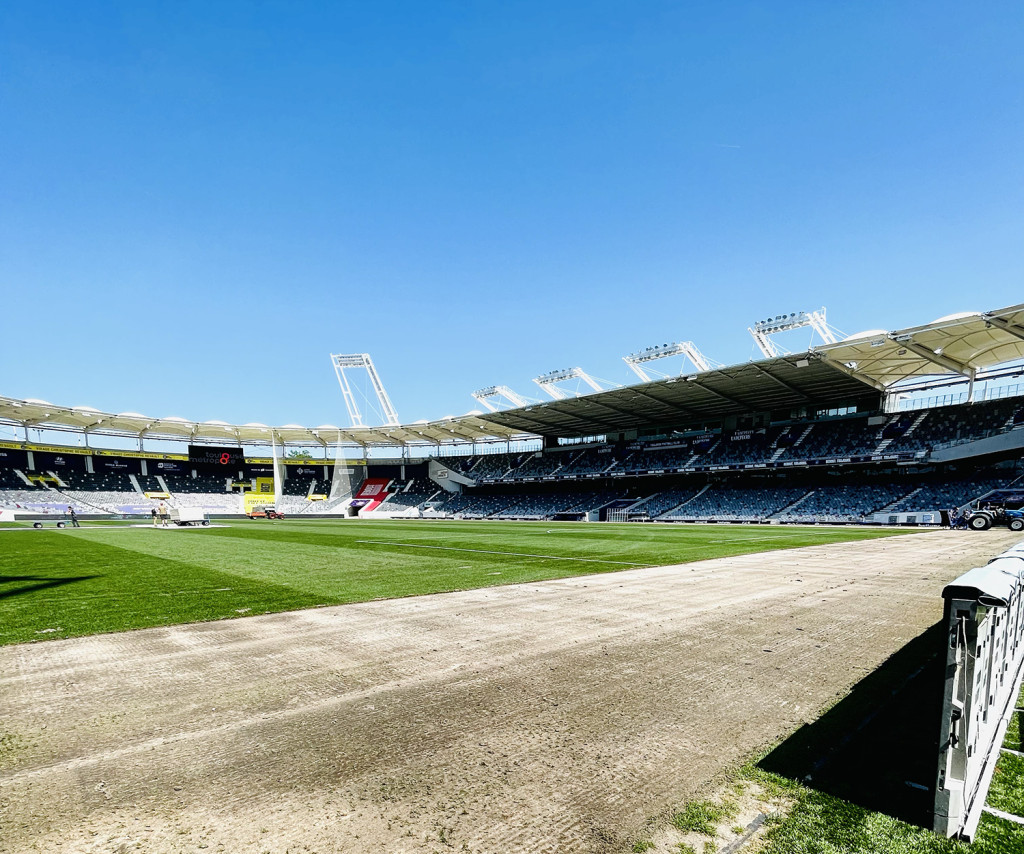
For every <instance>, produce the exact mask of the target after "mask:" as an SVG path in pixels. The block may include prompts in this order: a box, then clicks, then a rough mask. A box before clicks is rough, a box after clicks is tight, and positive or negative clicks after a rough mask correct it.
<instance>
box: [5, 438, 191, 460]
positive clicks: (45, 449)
mask: <svg viewBox="0 0 1024 854" xmlns="http://www.w3.org/2000/svg"><path fill="white" fill-rule="evenodd" d="M0 448H10V449H11V450H15V451H17V450H21V451H40V452H42V453H46V454H79V455H81V456H84V457H87V456H97V457H131V458H132V459H134V460H184V461H186V462H187V461H188V456H187V455H186V454H153V453H148V452H146V451H112V450H110V449H109V448H83V447H81V446H75V445H33V444H28V445H26V444H25V443H24V442H0Z"/></svg>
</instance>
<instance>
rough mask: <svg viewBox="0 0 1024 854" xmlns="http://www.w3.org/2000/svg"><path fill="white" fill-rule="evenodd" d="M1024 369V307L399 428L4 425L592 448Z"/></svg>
mask: <svg viewBox="0 0 1024 854" xmlns="http://www.w3.org/2000/svg"><path fill="white" fill-rule="evenodd" d="M1016 359H1024V305H1015V306H1010V307H1008V308H1002V309H997V310H994V311H988V312H971V313H966V314H958V315H953V316H951V317H944V318H941V319H939V320H936V321H935V322H934V323H929V324H926V325H924V326H915V327H911V328H909V329H900V330H897V331H895V332H885V331H883V330H876V331H872V332H864V333H860V334H858V335H851V336H850V337H849V338H847V339H845V340H844V341H840V342H838V343H836V344H825V345H822V346H819V347H815V348H812V349H811V350H810V351H808V352H807V353H802V354H797V355H788V356H782V357H779V358H776V359H767V360H764V361H761V362H748V363H746V364H741V365H734V366H731V367H724V368H717V369H715V370H710V371H702V372H700V373H696V374H690V375H687V376H680V377H671V378H668V379H664V380H658V381H656V382H650V383H640V384H638V385H633V386H626V387H625V388H617V389H613V390H611V391H604V392H596V393H594V394H588V395H584V396H583V397H576V398H568V399H566V400H557V401H550V402H548V403H538V404H533V405H530V406H523V407H519V408H517V409H508V410H504V411H500V412H491V413H485V414H480V415H477V414H473V415H463V416H460V417H456V418H445V419H442V420H440V421H430V422H426V421H424V422H415V423H412V424H403V425H399V426H393V427H337V426H334V425H332V424H324V425H321V426H319V427H302V426H299V425H295V424H289V425H285V426H283V427H269V426H267V425H266V424H241V425H233V424H227V423H225V422H223V421H204V422H198V421H189V420H187V419H185V418H179V417H176V416H168V417H165V418H149V417H147V416H144V415H140V414H138V413H136V412H124V413H121V414H119V415H115V414H112V413H105V412H100V411H98V410H96V409H93V408H91V407H88V406H55V405H53V404H50V403H47V402H46V401H42V400H14V399H12V398H4V397H0V423H4V424H10V425H16V426H19V427H32V428H39V429H42V430H74V431H82V432H85V433H100V434H105V435H114V436H129V437H138V438H152V439H179V440H187V441H190V442H210V443H217V442H239V443H245V444H270V442H271V440H272V439H273V440H274V441H277V442H280V443H282V444H290V445H313V446H315V445H331V444H335V443H341V444H356V445H390V446H397V445H419V444H442V443H455V442H481V441H490V440H495V439H498V440H506V439H522V438H529V437H531V436H534V437H535V436H538V435H549V436H592V435H600V434H605V433H609V432H619V431H623V430H629V429H633V428H637V427H642V426H646V425H655V424H673V423H685V422H686V421H698V420H700V419H703V418H719V417H722V416H726V415H736V414H742V413H745V412H757V411H769V410H778V409H784V408H790V407H797V406H802V405H807V406H822V405H826V404H829V403H833V402H836V401H841V400H853V399H861V398H864V397H866V396H868V395H872V394H878V393H881V392H884V391H887V390H889V389H891V388H892V387H893V386H894V385H897V384H898V383H900V382H903V381H905V380H911V379H913V378H917V377H926V376H932V375H942V376H949V375H959V376H963V377H965V378H966V377H971V376H973V375H974V373H975V372H976V371H978V370H980V369H983V368H989V367H992V366H993V365H998V364H1002V363H1005V362H1010V361H1013V360H1016Z"/></svg>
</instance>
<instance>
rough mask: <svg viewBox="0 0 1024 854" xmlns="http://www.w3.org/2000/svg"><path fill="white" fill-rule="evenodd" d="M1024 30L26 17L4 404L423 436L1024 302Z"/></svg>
mask: <svg viewBox="0 0 1024 854" xmlns="http://www.w3.org/2000/svg"><path fill="white" fill-rule="evenodd" d="M1022 38H1024V6H1022V5H1021V4H1020V3H1011V2H1006V3H1001V2H991V3H985V4H982V5H977V4H974V5H971V4H964V3H947V2H928V3H924V2H921V3H910V2H907V3H894V2H876V3H870V2H869V3H838V2H837V3H817V2H807V3H781V2H770V3H769V2H763V3H735V2H706V3H697V2H694V3H682V2H671V3H670V2H583V3H576V2H562V3H551V2H508V3H502V4H497V3H490V2H458V3H445V2H432V3H422V2H404V3H403V2H390V3H389V2H379V3H377V2H375V3H359V4H355V3H341V2H338V3H283V2H244V3H231V2H217V3H208V2H196V3H188V2H176V3H161V4H157V3H143V2H124V3H101V2H90V3H81V2H74V3H61V2H50V3H38V2H18V0H11V2H7V3H4V4H2V5H0V288H2V303H0V305H2V309H0V318H2V319H0V394H4V395H8V396H13V397H39V398H44V399H47V400H50V401H53V402H56V403H62V404H69V405H78V404H88V405H92V406H95V407H97V408H100V409H105V410H113V411H125V410H133V411H139V412H143V413H146V414H148V415H153V416H167V415H180V416H184V417H186V418H194V419H197V420H206V419H214V418H218V419H223V420H227V421H235V422H246V421H263V422H266V423H270V424H284V423H300V424H307V425H317V424H322V423H336V424H345V423H347V419H346V415H345V410H344V405H343V401H342V398H341V394H340V391H339V390H338V387H337V383H336V381H335V378H334V374H333V371H332V369H331V366H330V363H329V358H328V356H329V353H331V352H345V353H356V352H364V351H365V352H369V353H371V354H372V356H373V358H374V360H375V362H376V364H377V366H378V369H379V371H380V373H381V376H382V378H383V380H384V382H385V384H386V386H387V388H388V389H389V391H390V393H391V396H392V399H393V401H394V403H395V406H396V407H397V409H398V412H399V415H400V416H401V417H402V419H403V420H405V421H412V420H415V419H419V418H438V417H441V416H443V415H446V414H459V413H462V412H466V411H468V410H470V409H472V408H474V407H475V406H476V404H475V401H473V400H472V399H471V398H470V396H469V394H470V392H472V391H473V390H474V389H477V388H480V387H482V386H486V385H491V384H497V383H503V384H507V385H509V386H511V387H512V388H514V389H516V390H517V391H519V392H521V393H526V394H533V395H534V396H536V395H538V394H539V393H538V392H537V390H536V387H535V386H533V384H532V383H531V382H530V380H531V378H532V377H534V376H537V375H539V374H541V373H544V372H546V371H549V370H553V369H557V368H567V367H574V366H577V365H580V366H582V367H583V368H585V369H586V370H587V371H589V372H591V373H592V374H594V375H596V376H598V377H602V378H606V379H609V380H614V381H618V382H629V381H632V380H631V378H632V375H631V374H630V373H629V372H628V370H627V368H626V366H625V365H624V364H623V362H622V361H621V356H623V355H625V354H626V353H629V352H632V351H634V350H637V349H641V348H643V347H645V346H649V345H651V344H656V343H662V342H665V341H671V340H692V341H694V342H695V343H696V344H697V346H698V347H699V348H700V349H701V350H702V351H703V352H704V353H705V354H706V355H708V356H710V357H711V358H713V359H715V360H717V361H720V362H725V363H735V362H740V361H745V360H747V359H749V358H751V357H753V356H755V355H756V351H755V350H754V349H753V345H752V342H751V339H750V337H749V335H747V332H746V327H747V326H748V325H749V324H751V323H752V322H753V321H755V320H757V319H759V318H762V317H765V316H769V315H773V314H777V313H781V312H783V311H786V312H789V311H797V310H804V309H808V310H809V309H815V308H819V307H820V306H821V305H825V306H827V308H828V314H829V320H830V322H831V323H832V324H833V325H834V326H836V327H838V328H839V329H841V330H843V331H845V332H847V333H852V332H856V331H859V330H862V329H866V328H879V327H885V328H897V327H899V326H905V325H914V324H918V323H924V322H928V321H930V320H933V319H935V318H936V317H939V316H942V315H945V314H949V313H952V312H955V311H962V310H978V309H990V308H995V307H999V306H1004V305H1010V304H1013V303H1017V302H1021V301H1024V288H1022V287H1021V284H1022V278H1024V277H1022V273H1024V204H1022V203H1024V146H1022V140H1024V85H1022V84H1024V53H1022V51H1021V50H1020V44H1021V42H1022Z"/></svg>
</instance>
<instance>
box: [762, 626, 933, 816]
mask: <svg viewBox="0 0 1024 854" xmlns="http://www.w3.org/2000/svg"><path fill="white" fill-rule="evenodd" d="M945 641H946V633H945V630H944V627H943V624H942V623H941V622H939V623H936V624H935V625H934V626H932V627H931V628H929V629H927V630H926V631H925V632H923V633H922V634H920V635H918V637H916V638H914V639H913V640H912V641H910V643H908V644H907V645H906V646H904V647H903V648H902V649H900V650H899V651H898V652H896V653H894V654H893V655H892V657H890V658H889V659H888V660H887V661H886V662H885V663H884V664H882V665H881V666H880V667H879V668H878V669H877V670H875V671H874V672H872V673H871V674H869V675H868V676H866V677H865V678H864V679H862V680H861V681H860V682H858V683H857V684H856V685H855V686H854V688H853V690H852V691H851V692H850V693H849V695H848V696H847V697H845V698H844V699H843V700H841V701H840V702H839V703H838V704H837V705H835V706H834V707H833V708H832V709H830V710H829V711H828V712H826V713H825V714H824V715H823V716H822V717H821V718H819V719H818V720H817V721H815V722H814V723H812V724H807V725H805V726H803V727H801V728H800V729H799V730H797V731H796V732H795V733H794V734H793V735H792V736H790V737H789V738H788V739H786V740H785V741H784V742H783V743H782V744H780V745H779V746H778V747H777V748H775V750H773V751H772V752H771V753H769V754H768V755H767V756H765V757H764V759H762V760H761V761H760V762H759V763H758V767H759V768H762V769H763V770H765V771H770V772H772V773H774V774H779V775H781V776H783V777H788V778H790V779H793V780H798V781H800V782H802V783H803V784H804V785H806V786H808V787H810V788H813V789H816V790H818V791H820V792H824V793H825V794H828V795H832V796H834V797H838V798H842V799H843V800H845V801H849V802H850V803H852V804H856V805H857V806H860V807H864V808H865V809H869V810H872V811H874V812H880V813H885V814H886V815H890V816H892V817H893V818H897V819H900V820H901V821H905V822H908V823H910V824H915V825H918V826H920V827H925V828H929V829H930V828H931V825H932V813H933V809H934V803H935V778H936V774H937V770H938V752H939V723H940V717H941V714H942V692H943V671H944V667H945V651H946V647H945Z"/></svg>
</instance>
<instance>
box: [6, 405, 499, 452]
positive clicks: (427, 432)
mask: <svg viewBox="0 0 1024 854" xmlns="http://www.w3.org/2000/svg"><path fill="white" fill-rule="evenodd" d="M0 423H6V424H12V425H16V426H19V427H32V428H38V429H40V430H74V431H81V432H84V433H97V434H101V435H108V436H127V437H132V438H143V439H179V440H184V441H189V442H209V443H212V444H216V443H218V442H219V443H222V444H223V443H235V442H238V443H242V444H252V445H262V444H270V443H271V441H272V440H273V441H276V442H279V443H281V444H289V445H307V446H314V447H315V446H317V445H333V444H337V443H341V444H354V445H392V446H394V445H410V444H422V443H426V444H432V445H435V444H440V443H445V442H467V441H486V440H494V439H508V438H513V437H515V436H516V433H517V431H514V430H510V429H509V428H507V427H501V426H499V425H496V424H492V423H488V422H485V421H482V420H481V419H479V418H477V417H476V416H472V415H464V416H462V417H460V418H446V419H443V420H441V421H431V422H423V423H417V424H405V425H401V426H398V427H336V426H335V425H333V424H323V425H321V426H319V427H302V426H299V425H297V424H289V425H285V426H283V427H269V426H268V425H266V424H227V423H226V422H223V421H202V422H200V421H188V420H187V419H184V418H179V417H177V416H173V415H172V416H167V417H165V418H148V417H146V416H143V415H139V414H138V413H133V412H125V413H122V414H120V415H115V414H112V413H106V412H100V411H98V410H96V409H93V408H91V407H86V406H55V405H53V404H51V403H47V402H46V401H42V400H13V399H11V398H6V397H0Z"/></svg>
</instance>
